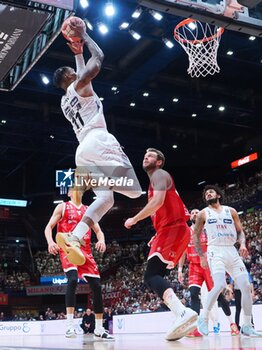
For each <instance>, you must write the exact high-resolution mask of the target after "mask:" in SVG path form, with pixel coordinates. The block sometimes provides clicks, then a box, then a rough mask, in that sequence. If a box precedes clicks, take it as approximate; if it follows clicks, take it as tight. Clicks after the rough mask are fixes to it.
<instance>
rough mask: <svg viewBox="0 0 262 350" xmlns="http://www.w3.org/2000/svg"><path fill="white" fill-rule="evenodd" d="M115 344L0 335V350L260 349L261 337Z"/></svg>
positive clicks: (133, 337)
mask: <svg viewBox="0 0 262 350" xmlns="http://www.w3.org/2000/svg"><path fill="white" fill-rule="evenodd" d="M115 338H116V339H115V341H110V342H109V341H101V340H99V341H97V340H96V341H94V338H93V336H91V335H84V336H83V335H78V336H77V337H76V338H71V339H66V338H65V337H64V336H61V335H59V336H55V335H42V336H33V335H32V336H29V335H27V336H15V335H13V336H12V337H10V336H8V337H7V336H1V338H0V350H32V349H40V350H60V349H64V350H67V349H77V350H82V349H85V350H140V349H142V350H144V349H145V350H151V349H154V350H176V349H179V350H182V349H183V350H188V349H196V350H200V349H201V350H205V349H212V350H213V349H219V350H220V349H223V350H229V349H241V350H262V338H249V337H244V336H235V337H232V336H231V334H230V333H228V332H221V333H220V335H213V334H212V333H211V334H210V335H209V336H208V337H203V338H196V339H191V338H183V339H181V340H179V341H175V342H167V341H165V340H164V334H163V333H158V334H127V335H117V336H116V337H115Z"/></svg>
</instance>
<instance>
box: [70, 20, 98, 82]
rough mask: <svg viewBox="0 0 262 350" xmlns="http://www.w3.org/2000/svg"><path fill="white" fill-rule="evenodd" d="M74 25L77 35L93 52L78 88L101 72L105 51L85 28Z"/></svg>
mask: <svg viewBox="0 0 262 350" xmlns="http://www.w3.org/2000/svg"><path fill="white" fill-rule="evenodd" d="M72 27H73V28H74V31H75V33H76V36H78V37H79V38H80V39H81V41H82V43H84V44H85V45H86V46H87V48H88V50H89V52H90V54H91V57H90V59H89V60H88V61H87V63H86V65H85V69H84V70H83V72H82V74H81V76H80V77H79V80H78V83H77V85H78V88H81V87H83V86H84V85H86V84H88V83H89V82H90V81H91V80H92V79H93V78H95V77H96V76H97V74H98V73H99V72H100V69H101V66H102V62H103V60H104V53H103V51H102V50H101V49H100V47H99V46H98V45H97V43H96V42H95V41H94V40H93V39H92V38H90V36H89V35H88V34H87V33H86V29H85V28H83V27H82V26H80V25H79V26H77V25H74V26H72Z"/></svg>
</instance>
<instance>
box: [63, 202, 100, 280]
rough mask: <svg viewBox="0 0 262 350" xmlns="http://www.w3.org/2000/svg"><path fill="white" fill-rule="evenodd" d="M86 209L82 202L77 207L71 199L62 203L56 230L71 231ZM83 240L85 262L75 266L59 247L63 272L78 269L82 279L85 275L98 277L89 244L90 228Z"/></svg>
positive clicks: (82, 248)
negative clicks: (62, 206)
mask: <svg viewBox="0 0 262 350" xmlns="http://www.w3.org/2000/svg"><path fill="white" fill-rule="evenodd" d="M86 209H87V207H86V206H85V205H83V204H81V205H80V206H79V207H78V206H76V205H75V204H74V203H73V202H71V201H70V202H66V203H64V208H63V216H62V219H61V220H60V221H59V223H58V224H57V232H72V231H73V230H74V228H75V227H76V225H77V224H78V223H79V221H80V220H81V219H82V216H83V215H84V214H85V212H86ZM83 240H84V241H85V246H81V251H82V253H83V254H84V256H85V258H86V262H85V264H84V265H81V266H77V265H74V264H72V263H70V262H69V261H68V259H67V257H66V254H65V253H64V252H63V250H62V249H61V248H60V249H59V255H60V260H61V264H62V267H63V270H64V272H67V271H69V270H78V277H79V278H83V279H85V276H88V277H97V278H100V275H99V271H98V267H97V265H96V262H95V260H94V258H93V254H92V251H91V246H90V240H91V230H89V231H88V232H87V233H86V234H85V235H84V237H83Z"/></svg>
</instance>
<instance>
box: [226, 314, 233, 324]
mask: <svg viewBox="0 0 262 350" xmlns="http://www.w3.org/2000/svg"><path fill="white" fill-rule="evenodd" d="M227 319H228V321H229V324H231V323H235V322H234V321H233V318H232V315H229V316H227Z"/></svg>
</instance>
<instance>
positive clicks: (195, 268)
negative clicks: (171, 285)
mask: <svg viewBox="0 0 262 350" xmlns="http://www.w3.org/2000/svg"><path fill="white" fill-rule="evenodd" d="M204 281H205V282H206V285H207V290H208V291H210V290H211V289H212V288H213V280H212V277H211V273H210V269H209V267H208V268H207V269H203V267H201V265H200V264H195V263H192V262H190V263H189V276H188V286H189V287H192V286H198V287H200V288H201V286H202V284H203V282H204Z"/></svg>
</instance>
